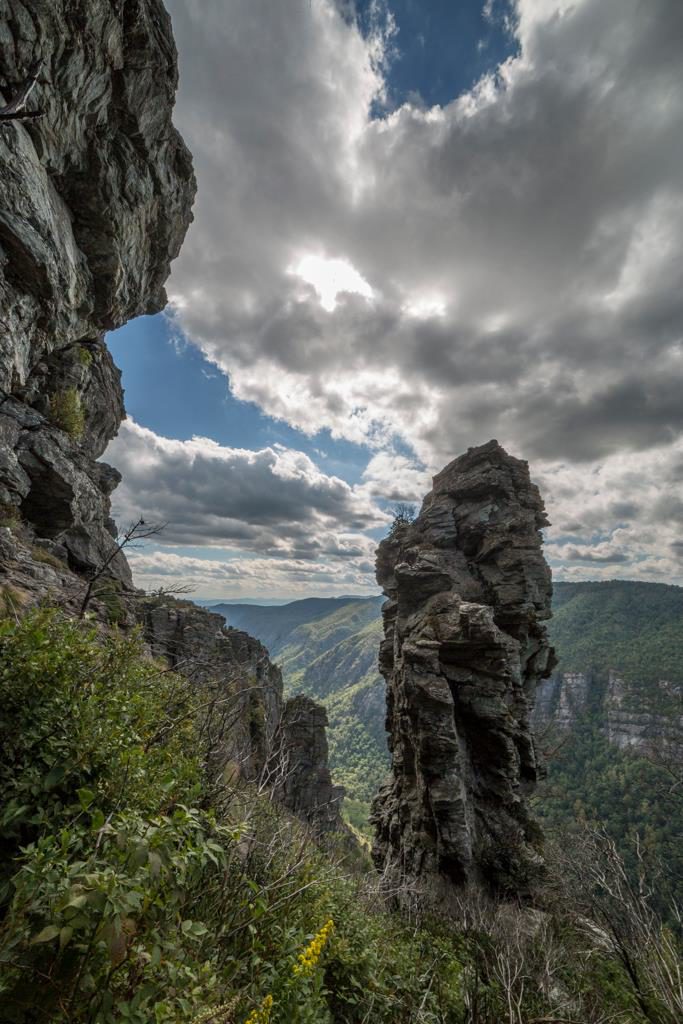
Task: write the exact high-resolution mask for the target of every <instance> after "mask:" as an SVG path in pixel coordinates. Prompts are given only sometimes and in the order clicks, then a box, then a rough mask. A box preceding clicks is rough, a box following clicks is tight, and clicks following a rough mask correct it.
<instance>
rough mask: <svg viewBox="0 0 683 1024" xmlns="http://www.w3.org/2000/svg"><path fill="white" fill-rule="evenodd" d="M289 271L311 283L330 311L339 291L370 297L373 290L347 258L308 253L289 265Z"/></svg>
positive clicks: (333, 306) (321, 303) (335, 303)
mask: <svg viewBox="0 0 683 1024" xmlns="http://www.w3.org/2000/svg"><path fill="white" fill-rule="evenodd" d="M289 273H291V274H296V276H297V277H300V278H301V280H302V281H305V282H306V283H307V284H310V285H313V287H314V288H315V290H316V292H317V293H318V298H319V299H320V305H321V306H322V307H323V309H326V310H327V311H328V313H331V312H332V311H333V310H334V308H335V306H336V305H337V296H338V295H339V294H340V293H341V292H353V293H354V294H356V295H362V296H363V297H364V298H366V299H371V298H372V297H373V295H374V292H373V290H372V288H371V287H370V285H369V284H368V282H367V281H366V280H365V278H364V277H363V276H362V275H361V274H359V273H358V271H357V270H356V268H355V267H354V266H352V264H351V263H349V262H348V260H340V259H332V260H329V259H325V257H323V256H314V255H313V254H310V255H308V256H304V257H303V258H302V259H301V260H299V262H298V263H297V264H296V265H295V266H292V267H290V269H289Z"/></svg>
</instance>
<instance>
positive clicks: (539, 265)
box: [112, 0, 683, 578]
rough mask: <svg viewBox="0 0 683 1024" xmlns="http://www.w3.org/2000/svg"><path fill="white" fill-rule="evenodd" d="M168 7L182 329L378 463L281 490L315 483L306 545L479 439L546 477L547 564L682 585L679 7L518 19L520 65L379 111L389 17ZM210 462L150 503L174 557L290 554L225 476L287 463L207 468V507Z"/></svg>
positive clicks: (226, 366) (286, 407) (255, 390)
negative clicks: (165, 526)
mask: <svg viewBox="0 0 683 1024" xmlns="http://www.w3.org/2000/svg"><path fill="white" fill-rule="evenodd" d="M169 6H170V8H171V11H172V14H173V20H174V28H175V32H176V37H177V42H178V46H179V52H180V66H181V90H180V94H179V106H178V115H177V120H178V123H179V126H180V128H181V129H182V131H183V133H184V134H185V136H186V138H187V141H188V143H189V145H190V147H191V149H192V151H193V153H194V157H195V163H196V168H197V174H198V179H199V186H200V187H199V196H198V201H197V206H196V211H195V213H196V220H195V224H194V225H193V227H192V228H191V231H190V234H189V236H188V240H187V243H186V245H185V247H184V249H183V252H182V254H181V256H180V258H179V260H178V261H177V263H176V264H175V267H174V271H173V277H172V281H171V287H170V292H171V294H172V296H173V297H174V300H175V314H174V315H175V317H176V318H177V322H178V324H179V326H180V327H181V328H182V330H183V331H185V333H186V334H187V336H188V337H189V338H190V340H191V341H192V342H194V343H195V344H197V345H198V346H199V347H200V348H201V349H202V350H203V351H204V353H205V354H206V355H207V356H208V357H209V358H210V359H211V360H213V361H214V362H215V364H216V365H217V366H218V367H220V368H221V369H222V370H223V371H224V372H225V373H226V375H228V376H229V381H230V386H231V388H232V389H233V391H234V393H235V394H236V395H237V396H238V397H240V398H243V399H248V400H250V401H254V402H256V403H258V405H259V406H260V407H261V408H262V409H263V410H264V411H265V412H266V413H268V414H270V415H273V416H276V417H279V418H282V419H284V420H286V421H287V422H288V423H290V424H291V425H293V426H295V427H297V428H299V429H301V430H302V431H305V432H307V433H309V434H314V433H315V432H316V431H318V430H320V429H322V428H328V429H329V430H330V431H331V432H332V435H333V436H335V437H343V438H347V439H349V440H351V441H355V442H361V443H365V444H367V445H369V446H370V449H371V451H372V453H373V457H372V461H371V462H370V465H369V466H368V469H367V471H366V475H365V481H364V483H363V485H362V486H361V489H359V490H357V491H356V492H354V494H352V493H351V492H348V493H347V492H346V491H344V489H343V488H342V487H341V482H340V481H337V482H336V483H330V482H325V483H323V482H318V483H315V484H314V483H313V482H312V480H313V476H312V473H313V471H312V469H311V468H310V467H307V468H305V469H301V470H297V471H296V472H295V474H294V476H295V483H293V484H292V483H288V485H287V486H286V487H284V488H283V491H284V492H287V493H291V494H292V495H294V493H295V491H296V488H299V491H296V493H297V495H298V494H299V493H303V492H306V493H308V490H306V489H307V488H309V489H310V492H311V493H312V494H313V496H314V499H315V500H314V501H313V503H312V505H311V508H312V509H313V510H314V512H312V513H311V514H312V515H314V517H315V518H316V524H317V530H316V531H314V533H315V536H316V538H317V539H316V543H318V542H319V543H320V544H322V545H323V547H325V546H327V545H333V544H334V541H333V540H332V539H330V538H331V537H332V535H336V534H338V532H339V531H338V530H336V529H335V527H334V526H333V523H334V521H335V517H336V516H338V519H337V520H336V521H337V523H338V524H341V526H342V530H349V531H351V532H352V533H353V532H354V531H357V530H360V529H362V525H361V524H362V519H363V514H366V513H363V514H361V512H360V511H359V510H360V509H361V507H365V508H367V506H368V504H369V503H370V502H371V499H372V498H373V497H374V496H377V494H378V493H379V492H380V491H384V493H385V496H388V497H390V498H392V499H398V498H399V496H400V498H401V499H407V500H412V499H413V497H417V496H418V493H419V490H420V487H423V484H422V481H423V474H422V467H423V466H427V467H428V468H429V469H431V470H432V471H434V470H437V469H438V468H440V467H441V465H443V464H444V463H445V462H446V461H448V460H449V459H450V458H452V457H453V456H454V455H456V454H458V453H459V452H461V451H463V450H464V449H465V448H466V447H467V446H469V445H471V444H479V443H482V442H484V441H486V440H488V439H489V438H490V437H497V438H498V440H500V441H501V443H502V444H504V445H505V446H506V447H507V448H508V449H509V450H511V451H512V452H514V453H515V454H517V455H522V456H523V457H525V458H528V459H529V460H530V461H531V463H532V467H533V469H534V472H535V474H536V476H537V477H538V478H539V479H541V480H542V481H543V483H544V489H545V493H546V494H547V497H548V501H549V504H550V507H551V510H552V511H553V513H554V514H555V520H556V523H559V524H561V525H556V526H555V527H554V530H553V532H551V534H550V535H549V539H550V542H551V545H552V544H556V547H555V548H554V551H553V554H554V556H555V559H556V564H557V565H558V566H559V567H560V568H561V567H562V566H564V567H565V568H566V571H567V572H569V573H575V574H576V573H581V572H590V573H591V574H593V575H595V574H596V572H598V571H600V572H602V571H609V572H611V573H612V574H614V572H615V569H616V568H618V569H619V571H620V573H621V574H624V575H633V574H636V575H638V574H647V573H650V574H657V573H659V574H660V577H661V578H670V577H669V576H668V574H669V573H671V572H673V571H674V566H676V567H677V569H676V571H678V572H679V574H680V562H677V561H676V558H675V554H676V552H677V550H678V549H676V548H674V547H672V545H673V544H675V543H677V541H676V538H675V536H674V534H673V531H674V530H675V529H676V528H680V515H681V501H680V493H679V494H678V496H677V493H676V480H675V477H674V476H672V475H671V474H674V473H675V471H676V467H677V466H678V468H679V469H680V464H681V463H680V450H679V448H678V447H676V445H678V444H679V439H680V437H681V434H682V433H683V403H681V400H680V395H681V386H682V385H683V328H682V324H683V176H682V175H681V167H683V78H681V75H680V58H681V51H680V40H681V38H682V35H683V5H681V3H680V0H656V2H653V3H642V2H640V0H572V2H571V3H570V2H568V0H517V2H516V4H515V6H514V17H513V18H511V19H510V21H509V23H510V25H511V26H512V27H513V29H514V32H515V34H516V36H517V41H518V45H519V52H518V53H517V55H516V56H514V57H512V58H510V59H509V60H507V61H506V62H505V63H504V64H503V65H502V66H501V67H500V68H498V70H497V72H496V73H495V74H491V75H489V76H487V77H485V78H484V79H482V80H481V81H480V82H479V83H477V85H476V86H475V87H473V88H472V90H471V91H470V92H468V93H466V94H464V95H462V96H459V97H454V99H453V102H452V103H450V104H448V105H447V106H444V107H434V108H431V109H424V107H421V106H418V105H416V104H412V103H405V104H404V105H403V106H401V107H400V108H399V109H397V110H394V111H392V112H389V113H387V111H386V107H385V106H383V104H385V102H386V97H387V89H386V81H385V73H386V62H387V59H388V57H389V50H390V48H391V47H392V46H394V45H395V46H398V47H399V48H400V34H399V35H398V36H396V35H395V33H394V30H393V28H392V25H391V23H390V22H387V21H385V22H384V27H383V28H382V26H381V23H380V22H379V21H378V20H377V19H376V20H375V30H374V32H373V34H372V36H371V38H364V37H363V36H362V35H361V33H360V31H359V29H358V27H357V25H356V23H355V22H354V20H353V18H352V17H350V16H349V5H348V4H343V3H334V2H332V0H291V2H290V3H286V4H284V3H280V4H273V5H270V6H269V8H268V13H267V16H265V15H264V12H263V9H262V7H261V5H259V4H254V3H253V2H252V0H230V2H229V3H227V4H226V3H225V2H224V0H205V2H203V3H202V4H201V5H200V4H196V3H186V2H185V0H170V3H169ZM378 9H379V8H378ZM486 10H487V12H488V13H489V14H490V15H493V14H494V13H495V10H496V5H493V4H488V3H487V4H486ZM501 10H502V7H501ZM325 267H327V272H328V275H329V274H332V273H333V272H335V271H336V273H337V279H336V281H337V283H336V284H335V282H334V281H332V280H331V279H330V278H329V276H328V279H325ZM321 268H322V270H321ZM342 270H343V273H342ZM316 274H317V275H318V276H317V277H316V276H315V275H316ZM321 274H322V275H323V276H322V277H321V276H320V275H321ZM344 282H346V283H344ZM337 285H340V287H337ZM397 439H398V440H399V441H400V442H401V446H400V450H401V451H408V452H410V451H411V450H412V451H413V452H414V454H415V459H414V460H412V459H411V458H409V457H408V456H397V455H396V454H395V452H396V450H397V449H396V447H395V443H396V441H397ZM203 448H204V452H203V454H202V455H201V456H199V457H197V459H196V461H197V468H196V469H193V470H192V472H193V475H194V479H195V480H196V485H195V487H196V489H195V491H194V495H195V496H194V497H192V496H191V495H190V494H189V493H188V494H182V495H180V496H177V495H175V494H173V493H172V490H173V488H172V487H171V483H170V479H171V478H170V477H169V478H168V481H167V483H166V484H165V486H166V490H167V492H168V511H169V515H168V518H171V519H172V518H173V515H174V514H175V513H176V512H177V503H180V504H182V505H183V509H184V511H183V512H182V514H181V515H180V516H179V517H177V521H178V522H183V523H184V526H183V527H182V529H180V528H179V530H178V533H177V534H176V536H177V537H178V538H179V539H181V538H182V539H184V540H187V539H189V538H190V537H193V538H194V537H197V536H199V535H201V533H202V531H203V530H204V529H205V528H206V529H207V532H206V536H208V537H212V538H215V542H221V543H222V542H223V541H226V542H228V541H229V542H230V543H235V544H239V545H242V546H244V547H247V546H249V545H252V546H253V549H254V550H258V551H266V550H273V549H274V548H275V549H276V550H278V551H280V550H284V551H286V552H290V553H296V555H297V556H298V555H302V556H303V557H304V558H307V557H309V555H308V553H307V552H308V551H309V549H308V547H307V539H306V537H305V536H301V535H299V533H298V532H297V528H296V526H295V525H290V526H288V530H287V531H286V540H285V541H284V543H282V542H279V541H278V535H279V527H277V526H276V525H275V521H273V522H269V521H263V516H264V515H265V514H266V513H264V512H263V509H261V512H260V513H259V511H258V508H257V506H258V501H253V500H251V497H250V494H249V493H248V492H247V491H246V490H245V488H246V487H247V485H246V484H245V487H244V488H241V487H240V485H239V484H238V482H237V469H236V467H237V466H239V469H240V472H242V471H243V470H247V476H249V477H250V479H253V478H255V477H256V476H258V475H259V474H260V478H261V479H268V478H269V476H270V479H272V477H273V475H277V474H275V470H274V466H275V465H284V464H287V465H289V464H290V463H289V462H288V461H287V460H291V459H292V458H293V456H291V455H288V456H287V457H285V456H284V455H282V454H279V455H278V454H277V453H272V454H269V455H267V456H264V455H263V454H262V453H254V455H255V456H258V458H256V461H255V462H254V461H250V460H249V458H247V457H246V456H244V457H234V456H233V457H231V458H232V462H230V460H229V459H228V460H227V461H222V462H221V463H220V464H221V467H222V471H223V472H225V473H226V474H227V475H228V476H229V479H230V480H231V487H232V486H234V487H235V488H236V492H237V493H236V496H235V498H234V501H233V499H230V504H229V508H230V512H229V513H225V512H224V511H222V510H221V509H223V506H220V507H219V505H217V504H216V497H217V496H216V495H215V493H214V491H213V486H212V481H211V480H210V479H209V478H210V477H211V476H212V473H213V470H210V469H208V468H207V467H209V466H211V467H215V466H216V464H217V462H218V461H219V460H218V459H217V457H216V456H215V454H207V453H209V445H208V442H204V443H203ZM165 450H166V451H168V449H165ZM188 451H189V449H183V452H185V454H184V455H183V456H182V459H181V462H182V466H183V467H184V468H187V467H189V466H190V465H192V466H194V463H195V457H193V458H192V459H190V458H189V456H188V454H187V453H188ZM676 453H679V454H676ZM179 458H180V456H179V455H177V454H174V455H171V454H167V455H166V456H165V459H166V460H167V462H169V463H171V464H172V463H173V460H177V459H179ZM676 459H678V460H679V461H678V462H676ZM112 461H116V460H115V459H112ZM118 461H119V463H121V458H119V459H118ZM295 461H296V460H295ZM297 465H299V464H298V463H297ZM229 467H233V468H229ZM655 467H656V468H655ZM130 471H131V467H128V468H127V475H126V481H127V487H128V489H129V493H130V494H131V495H132V494H133V493H135V498H136V500H138V501H139V498H138V494H139V493H140V492H139V491H136V488H142V487H144V480H143V479H142V475H141V474H139V475H138V476H137V477H136V478H135V480H133V478H132V477H131V476H130V475H129V474H130ZM132 471H133V472H135V471H134V470H132ZM203 473H206V479H205V478H204V476H203V475H202V474H203ZM231 474H232V475H231ZM667 474H669V475H667ZM226 478H227V477H226ZM304 479H305V484H304V482H302V481H303V480H304ZM678 483H679V486H680V476H679V477H678ZM593 485H596V486H597V488H598V490H597V491H596V492H595V493H594V492H593V491H592V490H591V487H592V486H593ZM609 488H612V490H611V491H610V490H608V489H609ZM423 489H424V488H423ZM142 493H144V492H142ZM164 493H165V492H164ZM577 496H580V498H579V497H577ZM150 497H151V494H150ZM195 498H198V500H199V504H200V506H201V508H202V511H201V512H198V513H197V518H196V520H195V519H193V518H192V514H191V509H190V505H191V502H192V501H194V500H195ZM362 498H364V499H365V502H366V504H365V506H363V504H362V500H361V499H362ZM292 500H293V501H295V500H297V499H296V498H294V497H293V498H292ZM284 501H286V495H285V494H284V493H283V502H284ZM226 507H227V506H226ZM292 507H293V506H292ZM252 514H256V515H257V519H256V520H254V519H252V518H250V517H251V516H252ZM367 514H368V515H369V513H367ZM259 516H260V517H261V518H258V517H259ZM287 516H288V514H285V520H286V521H287V522H288V523H290V524H291V518H292V517H291V515H290V517H289V518H287ZM358 516H360V518H357V517H358ZM367 522H369V520H366V523H367ZM624 523H626V525H624ZM320 524H323V525H322V526H321V525H320ZM570 526H574V527H576V529H569V527H570ZM563 529H564V534H563V533H562V530H563ZM302 533H306V531H305V530H304V531H302ZM563 536H567V537H570V540H563V539H562V537H563ZM193 543H198V541H193ZM210 543H214V541H210ZM354 543H355V541H354ZM617 543H618V545H619V546H618V547H616V546H615V545H616V544H617ZM278 544H279V546H278ZM601 544H607V545H608V547H607V548H603V547H598V548H596V547H595V545H601ZM300 545H303V547H301V546H300ZM589 548H593V549H594V550H593V553H592V556H591V552H590V550H589ZM589 556H590V557H589ZM678 578H680V575H679V577H678Z"/></svg>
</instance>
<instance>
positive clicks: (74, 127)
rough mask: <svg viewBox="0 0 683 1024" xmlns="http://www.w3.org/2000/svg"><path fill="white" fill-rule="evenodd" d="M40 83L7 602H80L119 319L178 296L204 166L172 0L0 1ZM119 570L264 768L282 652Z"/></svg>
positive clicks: (22, 140)
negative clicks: (195, 161) (189, 126)
mask: <svg viewBox="0 0 683 1024" xmlns="http://www.w3.org/2000/svg"><path fill="white" fill-rule="evenodd" d="M33 78H35V82H34V84H33V87H32V90H31V93H30V99H29V101H28V105H27V111H28V113H29V114H40V116H38V117H28V118H18V119H15V120H11V121H4V122H0V178H1V180H2V189H1V190H0V584H1V586H0V597H1V598H2V602H3V603H4V606H5V610H15V609H16V607H17V606H21V605H23V604H30V603H34V602H36V601H38V600H48V601H52V602H57V603H59V604H60V605H61V606H62V607H63V608H64V609H65V610H71V611H76V610H78V609H79V607H80V604H81V601H82V598H83V593H84V590H85V587H86V582H87V580H88V579H89V578H92V575H93V573H94V572H95V571H96V570H97V569H99V568H101V566H102V564H103V562H104V561H105V559H106V558H107V556H109V555H110V554H111V552H112V549H113V547H114V540H113V538H114V536H115V534H116V527H115V525H114V523H113V522H112V520H111V518H110V500H109V498H110V494H111V492H112V491H113V489H114V488H115V487H116V485H117V484H118V482H119V480H120V476H119V473H118V472H117V471H116V470H115V469H114V468H112V467H111V466H107V465H106V464H104V463H101V462H97V461H96V460H97V459H98V458H99V456H101V455H102V453H103V452H104V450H105V448H106V446H107V443H108V442H109V440H110V439H111V438H112V437H113V436H114V435H115V434H116V432H117V431H118V429H119V426H120V423H121V421H122V419H123V417H124V415H125V412H124V406H123V393H122V389H121V382H120V373H119V371H118V370H117V369H116V367H115V366H114V363H113V361H112V359H111V356H110V354H109V352H108V350H107V347H106V345H105V343H104V333H105V332H106V331H107V330H110V329H112V328H115V327H118V326H120V325H121V324H123V323H125V322H126V321H127V320H129V319H131V318H132V317H135V316H138V315H140V314H143V313H155V312H158V311H159V310H161V309H162V308H163V307H164V305H165V304H166V294H165V291H164V283H165V281H166V279H167V277H168V274H169V271H170V264H171V260H172V259H173V258H174V257H175V256H176V255H177V253H178V251H179V249H180V246H181V244H182V241H183V239H184V237H185V233H186V231H187V228H188V226H189V224H190V221H191V219H192V214H191V209H192V203H193V200H194V194H195V180H194V175H193V172H192V161H191V157H190V154H189V152H188V150H187V149H186V147H185V145H184V143H183V141H182V139H181V137H180V136H179V134H178V133H177V131H176V130H175V128H174V127H173V122H172V113H173V105H174V100H175V91H176V87H177V80H178V75H177V64H176V50H175V45H174V42H173V36H172V32H171V22H170V18H169V16H168V14H167V13H166V11H165V9H164V6H163V4H162V2H161V0H125V2H116V3H112V2H111V0H33V2H32V3H30V4H27V3H25V2H22V0H0V93H1V95H0V99H1V100H3V101H4V103H6V102H9V101H10V100H12V99H13V98H15V97H16V96H18V95H21V93H22V84H23V83H26V82H27V81H29V80H31V79H33ZM4 103H0V106H3V105H4ZM106 575H107V578H108V579H107V582H106V585H105V588H104V589H105V590H107V588H108V591H107V592H106V593H103V592H102V588H100V587H98V593H97V596H96V597H95V598H94V600H93V602H92V604H91V606H90V608H91V610H92V611H93V612H94V613H95V614H96V616H97V618H98V619H100V620H103V621H108V622H116V623H117V624H119V625H122V626H124V627H131V626H133V625H134V624H135V623H136V622H139V623H140V624H141V625H142V627H143V631H144V635H145V638H146V640H147V642H148V644H149V647H150V651H151V652H152V653H153V654H154V655H156V656H159V657H163V658H165V659H166V660H167V662H168V663H169V665H170V666H171V667H173V668H174V669H176V670H177V671H178V672H181V673H183V674H184V675H186V676H188V677H189V678H191V679H197V680H198V681H201V682H202V683H204V684H209V685H210V687H211V689H212V692H213V693H214V694H215V702H214V704H213V705H212V707H211V709H210V712H211V721H210V722H209V723H208V724H207V729H208V730H209V732H210V735H211V739H212V742H213V745H214V753H215V757H216V759H217V762H220V763H221V764H222V765H223V766H226V765H227V764H228V763H229V764H230V765H231V766H232V768H231V771H233V769H234V766H237V768H238V770H239V774H240V776H241V777H243V778H246V779H249V780H256V779H260V778H261V777H262V776H263V774H264V772H265V770H266V767H267V763H268V759H269V758H270V757H271V756H272V751H273V742H274V736H275V733H276V730H277V729H278V728H279V726H280V723H281V721H282V720H283V711H284V713H286V707H285V708H284V709H283V702H282V677H281V674H280V671H279V669H278V668H277V667H276V666H274V665H273V664H272V663H271V661H270V659H269V657H268V652H267V651H266V649H265V648H264V647H263V646H262V645H261V644H260V643H259V642H258V641H257V640H254V639H253V638H252V637H250V636H248V635H247V634H246V633H242V632H239V631H236V630H226V629H225V628H224V624H223V620H222V618H221V617H220V616H217V615H212V614H210V613H207V612H205V611H203V610H202V609H199V608H196V607H194V606H192V605H190V604H188V603H183V602H178V601H174V600H173V599H172V598H170V599H169V598H164V599H151V598H145V596H144V595H142V594H140V593H139V592H136V591H135V590H134V588H133V585H132V577H131V573H130V569H129V566H128V563H127V561H126V559H125V556H124V555H123V553H119V554H118V555H117V556H116V557H115V558H114V559H113V560H112V561H111V564H110V566H109V569H108V571H107V574H106ZM321 712H322V709H319V708H317V706H314V708H312V709H308V714H309V718H310V721H309V724H308V728H309V730H310V732H311V735H313V736H315V738H316V744H317V747H316V750H317V752H318V755H319V756H318V761H317V762H316V765H315V766H314V767H315V773H316V774H315V775H314V778H313V779H312V780H310V781H309V782H305V780H303V776H302V781H301V783H300V787H299V788H300V789H302V790H303V789H304V788H305V789H306V794H307V796H306V800H305V801H303V803H306V801H307V807H308V805H312V804H314V803H315V802H316V800H317V801H318V803H321V805H322V803H323V802H324V801H323V796H322V795H321V794H322V792H323V790H324V794H327V791H328V789H329V772H328V773H327V779H325V778H324V774H325V773H324V766H323V764H322V758H323V755H324V754H325V755H326V749H327V748H326V744H325V740H324V724H323V725H322V729H323V734H322V739H321V738H320V736H319V726H320V725H321V723H320V713H321ZM322 714H323V716H324V712H322ZM300 719H301V722H300V725H301V727H302V728H303V727H305V725H306V722H305V716H303V718H302V717H301V716H300ZM299 775H302V773H301V772H299ZM318 783H319V784H320V787H322V788H321V789H320V793H318V794H317V795H316V786H317V785H318ZM325 786H327V789H325ZM283 799H284V802H285V803H286V804H287V799H288V798H287V795H286V794H285V795H283ZM302 800H303V798H300V797H297V798H296V800H294V804H296V806H292V807H291V809H292V810H295V811H297V812H298V810H299V805H300V804H301V805H302V806H303V803H302ZM326 813H327V812H326ZM304 817H306V820H312V818H313V817H315V814H314V813H313V812H312V811H311V813H309V810H308V809H307V810H306V814H305V815H304Z"/></svg>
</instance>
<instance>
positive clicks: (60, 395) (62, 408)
mask: <svg viewBox="0 0 683 1024" xmlns="http://www.w3.org/2000/svg"><path fill="white" fill-rule="evenodd" d="M50 419H51V420H52V422H53V423H54V425H55V426H56V427H59V429H60V430H63V431H64V432H65V433H66V434H69V436H70V437H73V438H75V439H76V440H79V439H80V438H81V437H82V436H83V431H84V430H85V414H84V412H83V407H82V405H81V396H80V395H79V393H78V391H77V390H76V388H66V390H65V391H57V392H55V394H54V395H52V396H51V398H50Z"/></svg>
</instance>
